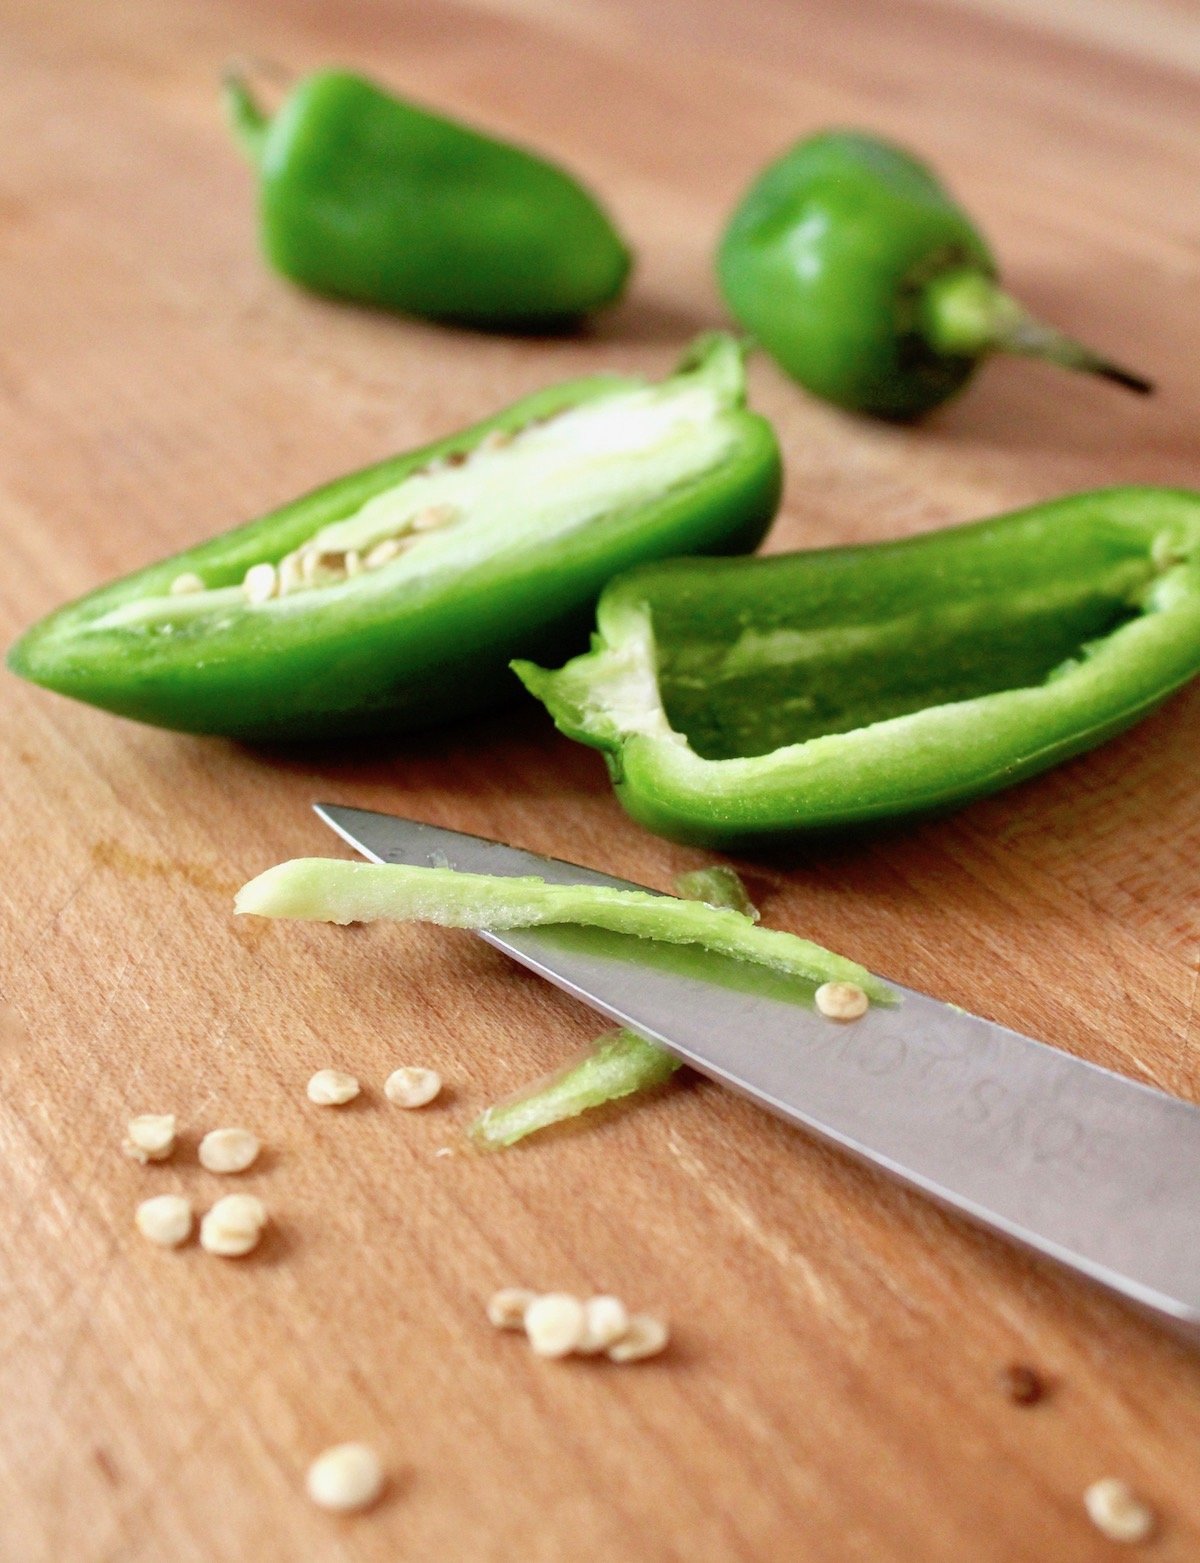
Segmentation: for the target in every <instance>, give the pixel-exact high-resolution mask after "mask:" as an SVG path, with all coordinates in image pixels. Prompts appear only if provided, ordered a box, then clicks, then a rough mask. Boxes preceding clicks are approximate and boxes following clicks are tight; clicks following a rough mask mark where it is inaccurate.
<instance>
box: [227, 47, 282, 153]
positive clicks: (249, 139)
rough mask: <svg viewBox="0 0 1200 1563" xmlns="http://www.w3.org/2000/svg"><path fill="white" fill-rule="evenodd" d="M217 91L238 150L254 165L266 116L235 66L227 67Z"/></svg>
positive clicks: (268, 123) (264, 132) (266, 125)
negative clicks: (240, 148)
mask: <svg viewBox="0 0 1200 1563" xmlns="http://www.w3.org/2000/svg"><path fill="white" fill-rule="evenodd" d="M221 91H222V94H223V96H224V98H225V112H226V114H227V115H228V116H229V124H230V127H231V128H232V130H233V133H234V135H235V136H236V137H237V138H238V140H239V141H240V142H241V144H242V150H243V151H244V152H245V153H246V156H247V157H248V158H249V159H250V161H251V162H252V163H253V164H254V166H255V167H256V168H257V167H258V164H259V163H260V162H261V161H262V152H263V144H264V143H265V141H266V139H267V131H268V130H269V129H270V126H271V120H270V116H269V115H267V114H264V113H263V110H262V109H261V108H260V106H259V103H258V100H257V99H256V98H255V96H254V94H253V93H252V92H251V91H250V86H249V83H248V82H247V81H246V78H245V76H244V75H243V73H242V71H241V69H240V68H239V67H237V66H230V68H229V69H228V70H227V71H226V72H225V74H224V76H223V77H222V78H221Z"/></svg>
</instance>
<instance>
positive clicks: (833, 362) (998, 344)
mask: <svg viewBox="0 0 1200 1563" xmlns="http://www.w3.org/2000/svg"><path fill="white" fill-rule="evenodd" d="M717 270H718V274H719V278H720V283H721V289H722V291H723V293H724V295H725V299H726V302H727V303H728V304H729V307H730V309H731V310H732V311H733V313H734V314H735V315H736V316H737V318H738V320H739V321H740V322H741V323H742V325H743V326H745V327H746V329H747V330H748V331H752V332H753V333H754V335H755V336H756V337H757V338H758V340H759V341H760V342H761V343H762V345H763V347H765V348H766V350H767V351H768V352H769V353H770V354H771V355H772V356H773V357H774V358H775V359H776V360H777V361H778V362H779V363H780V364H781V365H782V366H783V368H784V369H785V370H786V371H787V372H788V374H790V375H791V376H792V378H793V379H795V380H798V381H799V382H800V383H801V385H803V386H805V387H807V389H808V390H810V391H812V392H814V393H815V394H816V395H818V396H822V397H824V398H825V399H826V400H827V401H831V402H835V403H837V404H838V405H839V406H841V407H849V408H851V409H853V410H855V411H859V412H869V413H876V414H879V415H881V416H884V417H890V418H912V417H916V416H917V415H919V414H920V413H923V412H926V411H928V410H929V409H930V408H931V407H936V406H937V405H938V404H939V403H940V402H943V401H945V400H946V399H947V398H948V397H950V396H952V395H954V394H955V392H957V391H958V390H960V389H961V388H962V387H963V386H964V385H965V384H966V382H967V381H968V380H969V379H970V377H971V375H972V374H973V373H974V371H975V368H976V366H977V365H978V364H979V363H980V362H981V361H982V360H983V359H984V358H986V357H987V356H988V355H989V354H991V353H1017V354H1022V355H1024V356H1026V357H1031V358H1043V359H1047V360H1049V361H1050V362H1052V363H1056V364H1059V365H1061V366H1062V367H1064V368H1067V369H1078V370H1082V371H1084V372H1085V373H1088V374H1096V375H1101V376H1103V377H1105V378H1106V379H1109V380H1112V381H1115V382H1116V383H1117V384H1119V385H1123V386H1125V387H1126V388H1127V389H1129V390H1134V391H1149V390H1150V389H1151V386H1150V384H1149V382H1148V381H1147V380H1145V379H1143V378H1142V376H1141V375H1136V374H1131V373H1130V372H1129V370H1127V369H1122V368H1119V367H1118V366H1117V365H1116V364H1113V363H1111V362H1110V361H1109V360H1108V359H1106V358H1104V357H1102V356H1101V355H1100V354H1099V353H1096V352H1094V351H1092V349H1091V348H1088V347H1085V346H1084V345H1083V344H1082V343H1080V342H1076V341H1075V340H1074V339H1072V338H1071V337H1068V336H1065V335H1063V333H1062V332H1060V331H1056V330H1055V329H1054V328H1053V327H1051V326H1047V325H1045V324H1044V323H1043V322H1041V321H1039V320H1036V319H1034V317H1033V316H1031V315H1030V314H1029V312H1028V311H1027V310H1026V309H1024V308H1023V307H1022V306H1021V305H1020V304H1018V303H1017V301H1016V300H1015V299H1013V298H1012V297H1011V296H1010V295H1009V294H1007V293H1005V292H1003V291H1002V289H1001V288H1000V285H999V282H998V280H997V271H996V262H995V260H994V259H993V257H992V253H991V251H990V249H989V248H988V245H987V242H986V240H985V239H984V238H983V235H982V234H981V233H980V232H979V230H978V229H977V228H976V227H975V225H974V223H973V222H972V221H971V220H970V218H969V217H968V216H967V214H966V213H965V212H964V211H963V210H962V208H961V207H960V206H959V205H958V203H957V202H956V201H955V200H954V198H953V197H952V196H951V195H950V194H949V192H948V191H947V190H946V189H945V188H944V186H943V185H942V184H941V183H940V182H939V181H938V180H937V178H936V177H935V176H934V174H933V173H932V172H931V171H930V170H929V169H928V168H927V167H926V166H925V165H924V164H923V163H921V162H919V161H918V160H917V159H916V158H914V157H912V156H910V155H909V154H908V153H907V152H905V151H904V150H903V149H902V148H900V147H897V146H892V145H890V144H889V143H888V142H886V141H881V140H879V139H877V138H876V137H874V136H869V135H862V134H855V133H853V132H846V131H842V132H836V131H835V132H827V133H825V134H822V135H817V136H812V137H810V138H808V139H807V140H804V141H800V142H798V143H797V144H796V145H795V146H794V147H792V148H791V149H790V151H788V152H786V153H784V155H783V156H782V157H780V158H778V159H777V160H776V161H775V162H773V163H771V164H770V165H769V166H768V167H767V168H766V169H765V170H764V171H763V172H762V173H761V174H760V175H759V177H758V178H757V179H756V180H755V182H754V184H753V185H752V186H751V188H750V189H749V190H748V191H747V193H746V195H745V196H744V197H743V199H742V201H741V203H740V204H739V206H738V208H737V210H736V211H735V212H734V214H733V216H732V218H731V219H730V221H729V224H728V226H727V228H726V230H725V233H724V236H723V238H722V240H721V246H720V251H719V255H718V262H717Z"/></svg>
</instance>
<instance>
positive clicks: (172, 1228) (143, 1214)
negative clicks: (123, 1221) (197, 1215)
mask: <svg viewBox="0 0 1200 1563" xmlns="http://www.w3.org/2000/svg"><path fill="white" fill-rule="evenodd" d="M133 1220H134V1225H135V1226H136V1227H137V1229H138V1231H139V1232H140V1233H141V1234H142V1236H143V1237H145V1238H149V1240H150V1241H151V1242H152V1243H157V1244H158V1245H159V1247H160V1248H178V1247H179V1245H180V1243H183V1242H186V1241H187V1238H188V1235H189V1233H190V1232H191V1230H192V1207H191V1205H189V1204H188V1202H187V1200H186V1199H184V1197H183V1195H182V1194H156V1195H155V1196H154V1198H153V1199H144V1200H143V1201H142V1202H141V1204H140V1205H139V1206H138V1208H137V1210H136V1211H135V1212H134V1215H133Z"/></svg>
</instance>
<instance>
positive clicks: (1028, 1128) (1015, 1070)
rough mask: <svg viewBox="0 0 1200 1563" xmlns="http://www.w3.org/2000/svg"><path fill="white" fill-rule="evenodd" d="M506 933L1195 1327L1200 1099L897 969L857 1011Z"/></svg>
mask: <svg viewBox="0 0 1200 1563" xmlns="http://www.w3.org/2000/svg"><path fill="white" fill-rule="evenodd" d="M317 813H318V814H319V815H320V816H321V818H322V819H323V820H325V822H326V823H327V824H329V825H330V826H332V828H333V829H334V830H335V831H336V832H337V833H338V835H340V836H341V837H342V839H343V840H345V841H347V842H349V844H350V845H351V846H352V847H354V848H355V849H356V850H357V851H359V852H361V853H362V854H363V856H365V857H368V858H370V859H372V860H373V861H374V862H379V863H412V864H430V863H439V864H443V865H448V866H450V867H452V868H458V869H464V870H467V871H470V872H472V873H483V874H500V875H514V874H539V875H541V877H542V878H543V879H546V880H550V881H553V882H555V883H560V884H597V885H615V886H618V887H621V888H626V889H628V888H644V887H631V886H630V885H629V883H628V881H625V880H620V879H614V878H612V877H611V876H609V875H607V874H601V873H598V872H596V871H595V870H593V869H588V868H581V867H579V866H577V865H576V864H573V863H564V862H561V861H559V860H558V859H555V858H545V857H540V856H538V855H537V854H536V853H532V852H523V851H520V850H518V849H516V848H513V847H508V846H504V845H502V844H501V843H500V842H496V841H488V840H485V839H483V838H481V837H478V836H469V835H464V834H462V833H461V832H459V831H453V830H444V829H442V828H440V827H438V826H433V825H424V824H419V823H417V822H415V821H412V820H404V819H397V818H395V817H393V816H391V815H387V814H375V813H370V812H368V811H366V810H362V809H348V808H340V807H336V806H334V805H326V804H321V805H318V806H317ZM481 937H483V938H485V939H486V940H487V941H488V942H489V943H490V944H493V945H495V946H496V948H497V949H500V950H504V951H505V952H506V953H507V954H509V955H511V956H512V957H513V958H514V959H515V960H518V961H520V962H521V963H522V964H523V965H525V966H528V967H530V968H531V969H532V970H534V971H536V972H538V973H540V974H541V975H542V976H543V977H546V978H547V979H548V980H549V981H550V982H553V983H555V984H557V986H558V987H560V988H563V989H565V990H566V992H568V993H571V994H574V995H575V997H577V998H579V999H582V1000H583V1001H584V1003H586V1004H590V1005H591V1006H592V1007H593V1008H594V1009H597V1010H599V1011H600V1012H601V1013H602V1014H605V1015H607V1016H609V1017H611V1018H612V1019H613V1020H616V1021H618V1022H620V1023H621V1024H622V1025H626V1026H630V1027H632V1028H633V1029H634V1030H635V1031H638V1032H640V1033H641V1034H642V1035H643V1036H645V1037H649V1038H651V1039H653V1040H654V1041H657V1042H661V1043H662V1045H663V1046H664V1047H667V1048H669V1049H670V1050H671V1052H673V1053H676V1054H678V1056H679V1057H680V1058H683V1059H686V1060H687V1062H688V1063H689V1064H692V1065H694V1066H695V1067H696V1068H697V1069H700V1070H702V1071H703V1072H704V1073H705V1074H707V1075H711V1076H713V1078H715V1079H717V1080H720V1081H722V1082H723V1083H724V1084H726V1085H729V1086H731V1087H733V1089H734V1090H738V1091H741V1092H743V1093H744V1094H745V1095H747V1096H750V1097H752V1098H753V1099H754V1100H755V1101H758V1102H761V1103H762V1104H763V1105H764V1106H766V1107H769V1108H770V1109H771V1110H772V1111H773V1112H776V1113H778V1114H779V1115H780V1116H781V1117H783V1118H787V1119H790V1120H791V1121H792V1122H794V1123H798V1124H801V1125H803V1126H804V1127H805V1128H807V1129H810V1130H812V1131H814V1132H815V1133H817V1134H819V1135H821V1136H823V1137H824V1138H825V1139H828V1140H832V1141H833V1142H834V1143H836V1144H838V1145H841V1146H844V1147H845V1148H846V1149H847V1150H849V1151H852V1152H854V1153H855V1154H856V1155H858V1156H861V1157H862V1158H863V1159H864V1160H866V1161H868V1162H871V1163H873V1164H874V1165H876V1166H878V1167H881V1168H883V1169H884V1170H885V1171H887V1172H890V1173H891V1174H893V1175H894V1176H895V1177H897V1178H900V1179H902V1180H903V1181H905V1182H906V1183H910V1184H913V1185H915V1186H916V1187H917V1188H919V1189H922V1190H924V1191H925V1192H926V1193H927V1194H930V1195H932V1196H933V1197H934V1198H935V1199H937V1200H939V1201H940V1202H941V1203H942V1204H944V1205H948V1206H950V1207H952V1208H953V1209H955V1210H959V1211H962V1212H963V1213H964V1214H966V1215H968V1216H970V1217H972V1218H973V1219H975V1220H976V1221H979V1222H981V1223H982V1224H984V1225H985V1226H988V1227H992V1228H994V1229H995V1230H997V1231H1000V1232H1003V1233H1005V1234H1007V1235H1008V1236H1009V1237H1012V1238H1015V1239H1017V1240H1018V1241H1019V1242H1022V1243H1024V1244H1026V1245H1027V1246H1028V1247H1030V1248H1033V1249H1036V1250H1037V1251H1038V1252H1040V1253H1043V1254H1047V1255H1050V1256H1051V1257H1052V1258H1054V1259H1057V1260H1059V1261H1060V1262H1061V1263H1063V1264H1065V1265H1068V1266H1070V1267H1071V1268H1072V1269H1075V1270H1078V1271H1081V1272H1082V1273H1083V1274H1085V1275H1087V1276H1090V1277H1091V1278H1092V1279H1093V1280H1095V1281H1098V1282H1099V1283H1101V1284H1102V1285H1104V1286H1107V1287H1109V1288H1110V1289H1111V1290H1113V1291H1115V1292H1118V1293H1120V1294H1121V1295H1122V1296H1124V1297H1126V1298H1129V1299H1131V1300H1133V1301H1135V1302H1137V1303H1139V1304H1141V1305H1142V1306H1143V1307H1145V1308H1149V1309H1151V1310H1152V1311H1154V1312H1155V1313H1157V1314H1159V1315H1161V1316H1162V1317H1164V1318H1165V1319H1166V1320H1168V1321H1169V1322H1170V1323H1171V1324H1172V1325H1173V1326H1175V1328H1176V1329H1177V1330H1179V1331H1181V1332H1182V1333H1184V1334H1186V1335H1188V1336H1189V1337H1190V1338H1192V1339H1195V1340H1197V1341H1200V1110H1197V1109H1196V1108H1195V1107H1192V1106H1190V1105H1189V1104H1187V1103H1185V1102H1182V1101H1179V1100H1178V1099H1176V1098H1175V1097H1171V1096H1167V1095H1165V1094H1164V1093H1163V1092H1161V1091H1156V1090H1154V1089H1152V1088H1151V1087H1148V1086H1144V1085H1139V1084H1138V1083H1137V1082H1135V1081H1133V1080H1129V1079H1126V1078H1125V1077H1124V1076H1122V1075H1117V1074H1113V1073H1112V1072H1111V1071H1109V1070H1106V1069H1101V1068H1099V1067H1097V1066H1096V1065H1094V1064H1088V1063H1085V1062H1084V1061H1083V1060H1082V1059H1078V1058H1073V1057H1072V1056H1071V1055H1070V1054H1067V1053H1063V1052H1061V1051H1059V1050H1058V1049H1057V1048H1053V1047H1048V1046H1047V1045H1046V1044H1045V1043H1042V1042H1035V1041H1034V1040H1033V1039H1032V1038H1031V1037H1026V1036H1022V1035H1021V1034H1020V1033H1019V1032H1015V1031H1009V1030H1008V1029H1006V1028H1005V1027H1004V1026H999V1025H996V1024H995V1023H994V1022H992V1021H989V1020H983V1019H981V1018H980V1017H978V1016H976V1015H970V1014H967V1013H965V1012H964V1011H962V1010H960V1009H958V1008H956V1007H954V1006H952V1005H949V1004H943V1003H940V1002H938V1001H937V1000H935V999H931V998H929V997H927V996H926V995H924V994H921V993H914V992H912V991H911V990H909V989H907V988H903V987H900V986H899V985H898V984H893V986H894V987H895V988H896V991H897V993H898V994H899V996H900V999H901V1002H900V1004H899V1005H898V1006H897V1007H896V1008H894V1009H888V1008H883V1007H878V1006H876V1007H873V1008H872V1009H871V1010H870V1011H869V1012H868V1014H867V1015H866V1016H864V1018H863V1019H862V1020H860V1021H856V1022H855V1023H854V1024H853V1025H837V1024H836V1023H834V1022H831V1021H828V1020H825V1019H824V1018H823V1017H821V1016H820V1015H819V1014H817V1012H816V1011H815V1010H814V1009H812V1008H811V1007H804V1006H798V1005H797V1004H796V1003H795V1002H791V1001H786V1000H784V999H782V998H780V997H776V996H771V995H770V994H767V993H762V992H755V991H736V990H734V989H732V988H730V987H728V986H726V985H724V984H723V983H718V982H714V981H712V980H710V979H709V978H708V977H707V976H705V975H704V974H703V972H702V971H701V969H700V965H699V963H694V968H695V969H693V970H692V971H691V972H688V973H683V974H681V972H680V971H679V970H678V969H666V970H664V969H659V968H657V967H656V966H655V965H654V964H650V963H647V962H646V961H645V960H643V959H640V958H638V957H637V954H636V951H631V949H630V947H631V946H634V945H636V944H637V942H638V941H634V940H626V941H619V940H618V941H615V945H614V941H613V940H612V939H611V937H601V938H599V939H588V938H586V937H581V938H577V939H574V940H568V941H566V942H564V940H563V938H562V936H561V934H560V932H559V931H558V930H554V929H545V928H540V929H522V930H520V931H517V932H509V933H503V934H494V933H484V934H482V935H481Z"/></svg>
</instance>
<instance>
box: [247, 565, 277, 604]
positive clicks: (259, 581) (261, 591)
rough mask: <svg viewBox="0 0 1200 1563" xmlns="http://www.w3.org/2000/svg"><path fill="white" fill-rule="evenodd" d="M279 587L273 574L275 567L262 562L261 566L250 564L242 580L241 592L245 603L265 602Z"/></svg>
mask: <svg viewBox="0 0 1200 1563" xmlns="http://www.w3.org/2000/svg"><path fill="white" fill-rule="evenodd" d="M278 585H279V578H278V576H277V575H276V573H275V566H274V565H273V564H270V563H268V562H267V561H266V560H264V561H263V562H262V563H261V564H252V565H251V566H250V568H249V569H248V570H247V571H246V574H245V576H244V577H243V580H242V591H243V592H244V593H245V597H246V601H247V602H253V603H258V602H267V601H269V600H270V599H271V598H272V597H274V595H275V592H276V589H277V588H278Z"/></svg>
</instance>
